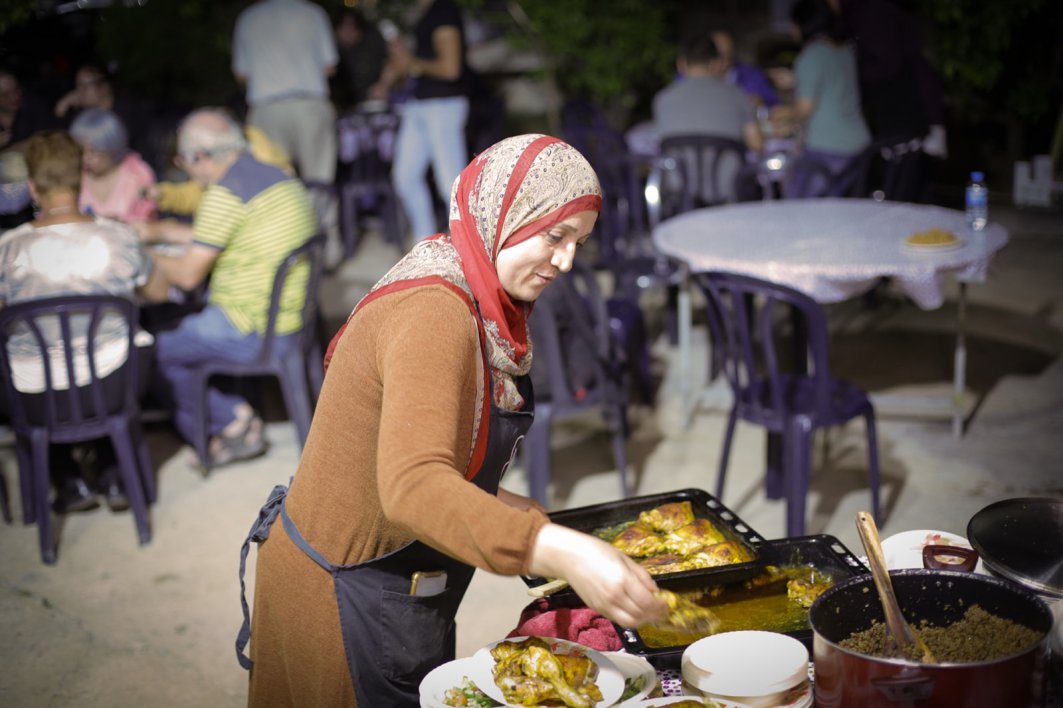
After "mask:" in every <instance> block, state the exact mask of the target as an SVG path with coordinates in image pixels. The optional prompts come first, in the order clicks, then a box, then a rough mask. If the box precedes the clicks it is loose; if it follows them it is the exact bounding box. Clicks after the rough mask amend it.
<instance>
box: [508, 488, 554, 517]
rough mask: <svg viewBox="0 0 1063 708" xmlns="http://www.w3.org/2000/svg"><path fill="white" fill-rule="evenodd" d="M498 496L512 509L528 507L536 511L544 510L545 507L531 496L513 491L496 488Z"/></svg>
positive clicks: (525, 508)
mask: <svg viewBox="0 0 1063 708" xmlns="http://www.w3.org/2000/svg"><path fill="white" fill-rule="evenodd" d="M498 498H499V499H500V500H501V501H503V502H505V503H506V504H508V505H509V506H511V507H513V508H514V509H520V510H521V511H527V510H528V509H535V510H536V511H541V512H542V513H544V514H545V513H547V512H546V507H545V506H543V505H542V504H540V503H539V502H537V501H535V500H534V499H532V498H531V497H525V496H522V495H520V494H514V493H513V492H511V491H509V490H506V489H502V488H501V487H499V488H498Z"/></svg>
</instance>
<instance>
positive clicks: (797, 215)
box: [653, 199, 1008, 436]
mask: <svg viewBox="0 0 1063 708" xmlns="http://www.w3.org/2000/svg"><path fill="white" fill-rule="evenodd" d="M930 228H940V229H945V230H948V231H951V232H953V233H955V234H956V235H957V236H959V237H960V239H961V241H962V245H960V246H959V247H951V248H937V249H932V248H924V249H920V250H917V249H915V248H912V247H910V246H908V245H906V244H905V243H904V241H905V239H906V238H907V237H908V236H910V235H911V234H912V233H914V232H916V231H923V230H926V229H930ZM653 241H654V244H655V245H656V246H657V248H658V249H659V250H660V251H661V252H662V253H664V254H666V255H668V256H670V257H672V258H675V259H676V260H678V261H680V262H681V263H683V264H684V265H685V271H686V274H687V275H689V273H697V272H705V271H712V270H721V271H728V272H733V273H741V274H744V275H750V276H754V277H757V278H763V279H765V280H771V281H773V282H777V283H782V284H784V285H788V286H790V287H792V288H795V289H797V290H800V291H802V292H804V293H806V294H808V295H810V296H811V297H812V298H814V299H815V300H816V301H817V302H820V303H824V304H826V303H833V302H840V301H842V300H846V299H848V298H851V297H854V296H856V295H859V294H861V293H863V292H866V291H867V290H869V289H870V288H871V287H872V286H874V285H875V283H876V282H878V280H879V279H880V278H882V277H889V278H892V279H893V282H894V283H895V284H896V285H897V286H898V287H899V288H900V289H901V290H902V291H903V292H904V293H905V294H906V295H907V296H908V297H910V298H911V299H912V301H913V302H915V304H916V305H918V306H919V307H921V308H923V309H925V310H931V309H934V308H937V307H940V306H941V304H942V303H943V302H944V294H943V292H942V285H943V283H944V282H945V281H946V279H948V278H956V279H957V280H958V281H959V283H960V290H959V301H958V307H957V326H956V346H955V352H954V356H953V363H954V369H953V396H952V401H951V413H952V429H953V433H954V434H955V435H956V436H959V435H961V434H962V432H963V410H962V401H963V391H964V386H965V380H966V343H965V340H964V317H965V314H966V304H967V289H966V286H967V283H969V282H982V281H984V280H985V277H986V272H987V270H988V267H989V263H990V261H991V260H992V258H993V256H994V255H995V254H996V252H997V251H999V250H1000V249H1001V248H1003V247H1004V245H1005V244H1006V243H1007V242H1008V233H1007V230H1005V229H1004V227H1002V226H1001V225H1000V224H996V223H990V224H988V225H987V226H986V228H985V229H984V230H982V231H978V232H972V231H970V230H969V228H968V226H967V223H966V219H965V217H964V214H963V212H961V211H957V210H953V209H943V208H941V207H936V206H928V205H922V204H909V203H904V202H887V201H882V202H878V201H874V200H870V199H794V200H783V201H764V202H747V203H741V204H729V205H725V206H718V207H709V208H706V209H697V210H694V211H690V212H687V213H685V214H680V215H679V216H676V217H673V218H671V219H667V220H665V221H663V222H661V223H660V224H659V225H658V226H657V227H656V228H655V229H654V231H653ZM686 281H687V282H685V283H684V286H683V288H682V290H681V291H680V295H679V347H680V368H681V373H682V377H683V378H682V380H683V381H684V382H689V381H690V373H691V355H690V347H691V316H692V313H691V304H690V285H689V278H686ZM694 394H696V390H695V387H694V386H685V387H684V398H685V400H684V408H685V411H684V413H685V415H686V416H687V420H688V421H689V420H690V416H692V415H693V412H694V411H693V406H694V405H695V401H694V400H693V398H694Z"/></svg>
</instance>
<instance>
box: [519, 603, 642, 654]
mask: <svg viewBox="0 0 1063 708" xmlns="http://www.w3.org/2000/svg"><path fill="white" fill-rule="evenodd" d="M507 637H554V638H556V639H567V640H569V641H570V642H576V643H578V644H582V645H583V646H585V647H590V648H591V649H595V650H597V651H617V650H618V649H620V648H621V647H622V646H623V644H622V643H621V641H620V636H619V635H618V634H617V633H616V627H614V626H613V623H612V622H610V621H609V620H607V619H606V618H605V617H602V616H601V615H600V614H598V613H597V612H595V611H594V610H592V609H590V608H589V607H576V608H570V607H558V608H552V607H551V606H550V600H549V599H548V598H545V597H543V598H539V599H538V600H536V601H535V602H533V603H531V604H530V605H528V606H527V607H525V608H524V611H523V612H521V613H520V621H519V622H518V623H517V628H516V629H514V630H513V631H512V632H510V633H509V634H508V635H507Z"/></svg>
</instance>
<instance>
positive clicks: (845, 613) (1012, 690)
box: [809, 569, 1052, 708]
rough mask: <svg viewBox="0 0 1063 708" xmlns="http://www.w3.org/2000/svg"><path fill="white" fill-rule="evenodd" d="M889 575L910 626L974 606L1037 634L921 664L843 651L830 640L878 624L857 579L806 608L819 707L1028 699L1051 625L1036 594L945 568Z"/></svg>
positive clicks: (870, 591) (867, 590) (1023, 702)
mask: <svg viewBox="0 0 1063 708" xmlns="http://www.w3.org/2000/svg"><path fill="white" fill-rule="evenodd" d="M890 578H892V580H893V587H894V588H895V590H896V594H897V599H898V601H899V602H900V606H901V609H902V610H903V611H904V616H905V619H907V620H908V621H909V622H910V623H911V624H913V625H917V624H918V623H919V622H920V621H922V620H924V619H925V620H927V621H928V622H929V623H930V624H933V625H938V626H941V625H946V624H949V623H952V622H955V621H957V620H959V619H960V618H961V617H962V616H963V613H964V612H965V611H966V609H967V607H968V606H970V605H972V604H977V605H979V606H981V607H982V609H984V610H986V611H987V612H990V613H992V614H995V615H998V616H1000V617H1003V618H1005V619H1009V620H1012V621H1014V622H1018V623H1020V624H1023V625H1025V626H1027V627H1029V628H1030V629H1033V630H1035V631H1037V632H1038V633H1040V634H1041V637H1042V639H1041V641H1039V642H1037V643H1036V644H1034V645H1033V646H1031V647H1030V648H1028V649H1026V650H1024V651H1022V652H1021V653H1019V654H1015V655H1012V656H1004V657H1001V658H999V659H995V660H992V661H982V662H977V663H969V664H944V663H941V664H922V663H918V662H914V661H908V660H905V659H885V658H880V657H871V656H867V655H864V654H859V653H856V652H854V651H852V650H849V649H843V648H842V647H840V646H839V645H838V642H840V641H841V640H843V639H846V638H847V637H848V636H849V635H851V634H852V633H853V632H860V631H863V630H865V629H868V628H869V627H870V626H871V623H872V621H877V622H884V621H885V618H884V616H883V614H882V604H881V603H880V602H879V599H878V594H877V592H876V590H875V585H874V581H873V580H872V578H871V576H870V575H862V576H858V577H856V578H853V579H851V580H848V581H846V582H844V583H842V584H839V585H836V586H834V587H833V588H831V589H830V590H828V591H826V592H825V593H823V594H822V595H821V596H820V597H819V598H818V599H817V600H816V601H815V602H814V603H813V604H812V607H811V609H810V610H809V623H810V624H811V625H812V631H813V640H812V642H813V645H812V651H813V655H814V658H815V666H816V682H815V686H816V689H815V690H816V705H817V706H818V707H819V708H835V707H836V706H853V707H859V708H868V707H874V706H883V707H885V708H897V707H898V706H913V707H917V708H924V707H926V708H930V707H932V706H935V707H936V706H958V707H959V706H962V707H963V708H979V707H981V706H986V708H989V707H992V708H999V707H1000V706H1030V705H1033V704H1034V701H1035V695H1040V694H1041V688H1042V687H1040V686H1038V687H1035V685H1034V683H1035V680H1036V677H1039V676H1041V674H1042V672H1041V671H1039V670H1035V669H1037V667H1038V662H1043V661H1044V647H1045V642H1044V638H1045V637H1047V635H1048V632H1049V630H1050V629H1051V627H1052V612H1051V611H1050V610H1049V609H1048V606H1047V605H1046V604H1045V603H1044V602H1043V601H1042V600H1041V599H1040V598H1038V597H1037V596H1036V595H1034V594H1033V593H1031V592H1028V591H1027V590H1025V589H1023V588H1021V587H1019V586H1017V585H1014V584H1012V583H1010V582H1009V581H1006V580H1001V579H999V578H994V577H990V576H986V575H972V574H970V573H962V572H957V571H950V570H921V569H919V570H915V569H913V570H894V571H890Z"/></svg>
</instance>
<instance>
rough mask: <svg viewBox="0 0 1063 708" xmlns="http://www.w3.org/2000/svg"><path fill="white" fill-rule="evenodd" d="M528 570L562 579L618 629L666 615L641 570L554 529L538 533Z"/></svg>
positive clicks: (611, 551)
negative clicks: (618, 627) (617, 626)
mask: <svg viewBox="0 0 1063 708" xmlns="http://www.w3.org/2000/svg"><path fill="white" fill-rule="evenodd" d="M529 570H530V571H531V572H532V573H535V574H536V575H541V576H543V577H548V578H564V579H565V580H567V581H568V584H569V585H571V586H572V589H573V590H575V591H576V593H578V594H579V596H580V598H582V600H583V601H584V602H586V603H587V606H588V607H590V608H592V609H594V610H597V611H598V612H600V613H602V614H603V615H605V616H606V617H608V618H609V619H611V620H613V621H614V622H616V623H617V624H619V625H621V626H623V627H641V626H643V625H645V624H649V623H651V622H655V621H657V620H660V619H663V618H664V617H665V616H666V615H667V613H668V606H667V605H666V604H665V603H664V602H663V601H662V600H659V599H658V598H657V597H655V596H654V592H656V591H657V585H656V583H654V582H653V579H652V578H651V577H650V574H649V573H648V572H646V569H645V568H642V567H640V566H639V565H638V564H637V563H635V561H633V560H631V559H630V558H628V557H627V556H626V555H624V554H623V553H621V552H620V551H619V550H617V549H616V548H613V546H611V545H609V544H608V543H606V542H605V541H603V540H601V539H599V538H595V537H594V536H590V535H588V534H585V533H580V532H579V531H575V530H573V529H570V528H566V527H564V526H560V525H558V524H547V525H546V526H544V527H543V528H542V530H540V531H539V535H538V537H537V538H536V540H535V548H533V549H532V558H531V564H530V567H529Z"/></svg>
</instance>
